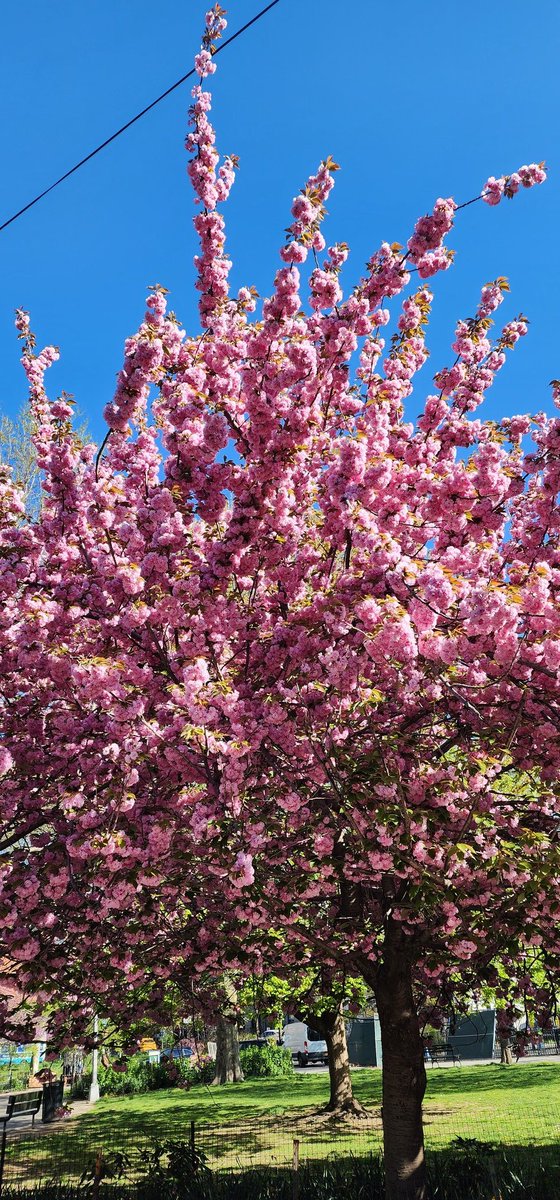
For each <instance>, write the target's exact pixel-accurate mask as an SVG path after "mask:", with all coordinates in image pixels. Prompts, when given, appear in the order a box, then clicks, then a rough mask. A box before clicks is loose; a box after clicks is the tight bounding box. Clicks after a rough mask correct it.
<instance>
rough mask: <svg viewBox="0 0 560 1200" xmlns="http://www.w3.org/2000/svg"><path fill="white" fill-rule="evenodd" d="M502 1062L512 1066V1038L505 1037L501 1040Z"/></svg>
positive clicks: (504, 1064)
mask: <svg viewBox="0 0 560 1200" xmlns="http://www.w3.org/2000/svg"><path fill="white" fill-rule="evenodd" d="M500 1062H501V1063H502V1065H503V1066H507V1067H511V1064H512V1062H513V1051H512V1048H511V1039H510V1038H509V1037H508V1038H503V1039H502V1040H501V1041H500Z"/></svg>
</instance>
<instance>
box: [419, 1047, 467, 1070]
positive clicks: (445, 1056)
mask: <svg viewBox="0 0 560 1200" xmlns="http://www.w3.org/2000/svg"><path fill="white" fill-rule="evenodd" d="M428 1054H429V1058H428V1060H427V1061H428V1062H431V1064H432V1066H433V1067H439V1066H441V1064H442V1063H444V1062H452V1063H453V1066H458V1067H460V1066H462V1063H461V1056H460V1054H459V1053H458V1051H457V1050H456V1049H455V1047H454V1046H450V1045H449V1044H448V1043H447V1044H446V1045H444V1046H430V1047H429V1050H428Z"/></svg>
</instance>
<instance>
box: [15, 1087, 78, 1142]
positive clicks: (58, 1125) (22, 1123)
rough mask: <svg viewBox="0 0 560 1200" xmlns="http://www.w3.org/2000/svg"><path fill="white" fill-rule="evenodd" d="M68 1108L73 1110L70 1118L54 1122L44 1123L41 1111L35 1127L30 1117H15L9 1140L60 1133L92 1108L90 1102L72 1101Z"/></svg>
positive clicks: (60, 1118)
mask: <svg viewBox="0 0 560 1200" xmlns="http://www.w3.org/2000/svg"><path fill="white" fill-rule="evenodd" d="M0 1099H1V1097H0ZM68 1107H69V1108H71V1109H72V1112H71V1114H70V1116H68V1117H58V1118H57V1119H56V1120H54V1121H42V1120H41V1112H40V1111H39V1113H38V1115H37V1116H36V1117H35V1124H34V1125H33V1126H32V1125H31V1121H30V1120H29V1117H25V1116H23V1117H14V1118H13V1120H12V1121H8V1125H7V1140H8V1141H9V1140H10V1139H11V1138H14V1137H20V1138H27V1137H33V1138H35V1137H42V1136H43V1135H44V1134H46V1133H52V1132H53V1131H54V1132H56V1133H59V1132H60V1130H61V1129H64V1128H68V1126H69V1125H70V1124H71V1122H72V1121H73V1120H74V1118H75V1117H81V1116H82V1114H83V1113H85V1112H88V1111H89V1109H90V1108H91V1107H92V1106H91V1104H90V1102H89V1100H70V1101H69V1102H68Z"/></svg>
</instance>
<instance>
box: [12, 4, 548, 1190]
mask: <svg viewBox="0 0 560 1200" xmlns="http://www.w3.org/2000/svg"><path fill="white" fill-rule="evenodd" d="M222 28H223V17H222V14H221V10H219V9H215V10H212V12H211V13H209V14H208V16H207V33H206V35H205V41H204V45H203V49H202V51H201V53H200V55H198V56H197V60H196V62H197V67H198V70H199V72H200V75H201V80H202V79H203V78H204V77H205V76H207V75H208V74H210V73H211V72H212V71H213V69H214V63H213V60H212V44H213V38H215V37H216V36H217V35H219V33H220V31H221V29H222ZM209 108H210V97H209V95H208V93H206V92H205V91H204V90H203V88H202V82H201V85H200V86H197V87H196V88H195V89H194V93H193V105H192V108H191V115H190V122H191V132H190V134H189V138H188V147H189V150H190V152H191V154H192V157H191V161H190V164H189V174H190V178H191V182H192V184H193V187H194V191H195V197H196V198H197V200H198V202H199V209H198V212H197V215H196V216H195V219H194V224H195V228H196V230H197V233H198V235H199V238H200V246H201V248H200V253H199V255H198V257H197V259H196V269H197V288H198V290H199V291H200V321H201V327H202V332H200V333H197V334H196V335H195V336H187V335H186V334H185V332H184V331H183V330H181V328H180V327H179V325H178V322H177V319H176V318H175V317H174V316H173V315H172V314H167V312H166V300H165V295H164V293H163V291H162V289H160V288H157V289H155V291H154V292H153V293H152V294H151V295H150V297H149V299H148V307H147V312H146V316H145V319H144V321H143V323H142V325H141V327H140V329H139V331H138V333H137V334H136V335H135V336H134V337H132V338H130V339H129V340H128V341H127V343H126V346H125V361H124V365H123V368H122V370H121V372H120V374H119V377H118V382H117V390H116V393H115V396H114V399H113V401H112V402H111V403H109V404H108V405H107V406H106V409H105V416H106V419H107V423H108V433H107V437H106V439H105V442H104V444H103V446H102V448H101V450H100V451H99V453H98V454H97V456H95V451H94V449H93V447H91V446H84V447H80V446H79V445H77V444H76V441H75V438H74V435H73V432H72V424H71V418H72V412H71V407H70V405H69V404H68V402H67V400H66V399H64V398H60V399H58V400H56V401H55V402H54V403H52V404H51V403H50V402H49V400H48V398H47V395H46V392H45V387H44V376H45V372H46V370H47V368H48V366H49V365H50V364H51V363H52V362H53V361H54V360H55V358H56V357H57V352H56V351H55V350H54V348H52V347H50V348H49V347H47V348H46V349H44V350H42V351H41V352H40V353H39V354H36V353H35V347H34V345H33V343H32V340H31V337H30V331H29V322H28V318H27V316H26V315H25V314H24V313H22V312H19V313H18V317H17V325H18V330H19V332H20V334H21V335H22V337H23V345H24V353H23V364H24V368H25V370H26V373H27V376H28V379H29V384H30V394H31V405H32V414H33V421H34V430H35V432H34V439H35V445H36V449H37V462H38V467H39V469H40V470H41V471H42V472H43V473H44V483H43V490H44V498H43V504H42V507H41V513H40V519H39V520H38V521H37V522H36V523H35V524H34V525H32V526H22V524H21V518H20V514H21V497H20V495H19V493H18V490H17V489H16V488H14V487H13V486H12V485H11V484H10V482H9V480H7V479H6V480H4V481H3V483H2V488H1V489H0V536H1V539H2V558H1V560H0V599H1V601H2V603H1V605H0V668H1V672H2V679H3V691H2V699H1V700H0V728H1V734H0V736H1V742H0V746H1V749H0V766H1V770H2V773H3V785H2V797H1V804H2V820H3V834H2V840H1V842H0V846H1V848H2V851H3V856H2V875H3V880H2V899H1V917H2V921H3V927H4V932H5V947H6V955H7V956H9V961H10V962H11V963H19V964H21V966H20V967H19V970H18V976H19V979H20V982H21V986H22V987H23V988H24V989H25V990H26V991H27V992H28V993H31V992H32V993H33V995H34V996H35V997H36V999H37V1002H38V1003H39V1004H41V1003H44V1000H45V997H46V996H48V994H49V992H50V990H51V989H52V987H53V972H54V971H56V969H57V967H58V966H65V964H66V961H67V958H72V960H73V966H72V970H73V975H72V976H71V978H72V979H73V980H77V979H78V978H79V972H80V967H79V963H78V953H77V949H78V947H82V948H83V947H84V946H88V947H89V946H91V947H93V951H94V952H95V956H96V957H95V962H94V965H93V967H92V970H91V972H90V986H91V989H92V993H93V995H95V994H96V993H97V992H99V994H100V995H105V996H106V997H107V998H108V997H112V1000H113V1002H114V1003H115V1004H116V1005H121V1007H122V1008H124V1007H126V1003H133V1001H134V994H135V987H136V985H137V984H139V983H141V982H142V980H144V979H145V978H147V977H148V976H149V975H150V972H152V970H153V973H154V975H155V974H156V969H157V978H158V980H159V981H160V982H159V985H156V986H154V987H153V988H152V989H151V990H150V989H149V990H148V992H147V994H146V995H145V996H144V997H143V999H142V1005H141V1008H142V1012H141V1014H140V1015H144V1014H145V1013H146V1012H147V1011H148V1009H149V1008H151V1010H152V1012H154V1013H155V1012H157V1010H158V1007H159V1005H160V1001H161V991H162V989H164V987H165V981H166V980H168V979H172V978H173V976H174V973H176V972H177V970H178V969H182V968H184V966H185V964H186V963H190V965H191V969H192V970H196V968H197V966H198V970H199V972H200V973H201V974H202V973H204V972H206V973H209V974H211V975H212V974H214V975H217V974H219V972H221V971H224V970H231V971H233V972H234V973H235V972H236V971H238V970H239V971H240V972H241V973H243V971H244V970H247V971H248V970H252V969H254V959H255V955H256V954H258V952H259V947H260V946H261V945H262V941H263V937H264V939H265V940H266V937H267V935H268V931H269V930H270V929H271V928H273V929H275V930H277V931H278V936H277V937H276V939H275V949H274V952H275V963H278V961H279V960H280V963H281V967H282V969H283V967H284V965H285V966H289V965H290V964H293V963H294V962H298V963H299V964H300V965H306V964H307V963H309V962H310V961H311V959H312V957H313V956H314V957H315V959H316V958H317V956H320V957H321V961H322V963H323V965H324V967H325V969H327V970H328V969H332V970H340V971H344V972H346V973H347V974H358V975H362V976H363V977H364V979H365V980H366V981H367V983H368V985H369V986H370V987H371V989H372V990H373V992H374V994H375V997H376V1003H377V1008H378V1012H379V1017H380V1022H381V1031H382V1042H383V1061H384V1067H383V1122H384V1138H385V1165H386V1174H387V1194H388V1196H389V1197H391V1198H396V1197H398V1198H399V1200H400V1198H402V1197H414V1198H415V1200H421V1197H423V1196H424V1193H425V1182H424V1160H423V1142H422V1121H421V1109H422V1097H423V1092H424V1087H425V1072H424V1063H423V1053H422V1042H421V1037H420V1028H419V1018H418V997H422V998H423V999H425V998H426V997H430V996H432V997H434V999H435V1000H437V998H438V997H440V996H443V995H445V993H446V992H447V991H448V990H449V981H450V980H451V979H452V980H453V986H454V987H455V989H458V988H459V987H460V986H461V980H462V978H463V977H464V980H465V984H464V986H465V987H468V988H469V989H471V988H472V978H473V976H474V975H479V976H480V977H481V979H483V980H484V981H486V982H488V983H489V984H490V985H492V983H493V980H494V977H495V975H496V972H497V963H498V962H500V963H501V964H502V965H505V967H506V970H510V969H511V975H512V977H513V976H514V974H515V968H516V966H517V964H518V963H519V961H520V960H521V959H522V957H523V955H524V954H525V952H526V949H527V946H528V945H530V944H540V943H546V944H547V946H548V947H549V948H550V953H551V955H552V954H553V953H554V952H556V951H557V950H558V946H559V938H558V913H559V911H560V908H559V905H558V900H557V892H558V882H559V878H560V875H559V860H558V844H557V839H556V829H557V822H558V807H559V803H558V774H559V763H560V740H559V734H558V728H559V709H558V670H559V666H560V614H559V608H558V603H557V587H558V552H559V547H558V540H559V521H558V505H557V496H558V481H559V472H560V466H559V457H558V444H559V440H560V422H559V421H558V419H557V418H555V419H549V418H547V417H545V416H544V415H543V414H542V413H538V414H537V415H536V416H535V417H533V418H531V417H528V416H513V417H511V418H508V419H504V420H502V421H500V422H498V423H496V422H489V421H484V420H482V419H481V418H480V417H479V416H478V415H477V410H478V409H479V406H480V405H481V404H482V402H483V400H484V397H485V394H486V392H487V390H488V388H489V387H490V386H491V384H492V382H493V380H494V378H495V375H496V373H497V372H498V371H499V370H500V369H501V367H502V366H503V364H504V362H505V359H506V355H507V352H508V351H509V350H510V349H511V348H512V347H513V346H514V345H515V344H516V343H517V341H518V340H519V339H520V338H521V337H522V336H523V335H524V334H525V332H526V319H525V318H524V317H523V316H518V317H516V318H514V319H513V320H509V321H507V322H506V324H505V325H504V327H503V328H502V329H501V330H499V331H498V333H497V335H496V336H495V337H493V335H492V329H493V325H492V322H493V320H494V315H495V313H496V310H497V309H498V307H499V305H500V304H501V302H502V301H503V299H504V294H505V289H506V285H505V282H504V281H503V280H501V279H499V280H496V281H494V282H492V283H490V284H487V285H486V286H485V287H484V288H483V290H482V294H481V298H480V301H479V303H478V304H477V306H476V308H475V309H474V311H473V313H472V315H471V316H470V317H469V318H467V319H465V320H462V321H460V322H459V323H458V325H457V329H456V335H455V340H454V343H453V361H452V365H451V366H449V367H445V368H444V369H442V370H440V371H439V372H438V373H437V374H436V375H435V377H434V379H435V389H434V391H433V392H432V393H431V394H430V395H428V397H427V398H426V399H425V400H424V401H423V402H421V403H419V404H418V407H419V408H420V410H421V413H420V417H419V418H418V420H417V422H416V423H415V424H413V423H412V422H409V421H407V420H406V419H405V413H404V404H405V402H406V401H407V400H408V398H409V397H410V395H411V392H412V387H413V379H414V376H415V374H416V372H417V371H418V370H419V369H420V368H421V367H422V366H423V365H424V363H425V361H426V358H427V349H426V344H425V334H426V324H427V320H428V315H429V311H430V306H431V302H432V295H431V292H430V291H429V289H428V287H427V284H426V282H425V281H426V279H427V278H428V277H430V276H434V275H436V274H437V273H438V271H440V270H443V269H446V268H447V267H448V266H449V265H450V262H451V255H450V253H449V252H448V251H447V250H446V249H445V248H444V238H445V236H446V235H447V234H448V232H449V231H450V229H451V227H452V225H453V221H454V219H455V215H456V212H457V210H458V208H460V207H461V205H459V206H457V205H456V204H455V203H454V201H453V200H451V199H440V200H438V201H436V204H435V206H434V209H433V211H432V213H431V214H429V215H427V216H425V217H423V218H421V219H420V220H419V221H418V222H417V224H416V226H415V228H414V230H413V232H412V234H411V236H410V237H409V239H408V240H407V242H406V246H405V247H402V246H400V245H396V244H393V245H389V244H387V243H383V244H382V245H381V247H380V248H379V250H378V251H376V253H375V254H374V255H373V256H372V258H371V259H370V261H369V263H368V265H367V269H366V272H365V273H364V275H363V277H362V278H361V279H360V280H359V281H358V283H357V284H356V285H355V287H354V288H353V289H351V290H350V291H348V292H347V294H346V295H344V294H343V290H342V286H341V270H342V267H343V265H344V263H345V261H346V258H347V253H348V250H347V247H346V246H345V244H344V243H335V244H333V245H332V246H330V247H329V248H328V249H327V250H326V254H325V255H324V257H323V258H322V259H319V255H323V252H324V250H325V241H324V237H323V234H322V231H321V225H322V222H323V219H324V217H325V204H326V201H327V198H328V195H329V193H330V190H331V188H332V186H333V173H334V171H335V170H336V164H335V163H333V162H332V160H331V159H327V160H326V161H325V162H323V163H322V164H321V166H320V167H319V169H318V171H317V172H316V174H315V175H313V176H312V177H311V178H310V179H309V181H308V183H307V185H306V186H305V188H304V189H303V191H302V193H300V195H298V196H297V197H296V198H295V200H294V203H293V206H292V222H291V224H290V227H289V229H288V233H287V239H286V243H285V245H284V246H283V247H282V250H281V259H282V264H283V265H282V266H281V267H280V269H279V270H278V272H277V275H276V278H275V285H274V290H273V292H272V294H271V296H270V297H268V298H267V299H266V300H264V302H263V303H262V307H261V308H260V310H259V313H258V315H257V316H255V318H252V317H251V313H253V312H254V310H255V307H256V298H255V296H254V294H253V293H252V292H251V289H249V288H241V289H240V291H239V292H238V293H237V295H236V296H232V295H231V294H230V289H229V283H228V276H229V270H230V265H231V264H230V262H229V260H228V258H227V256H226V254H225V234H224V223H223V218H222V216H221V214H220V212H219V210H218V205H219V204H220V203H221V202H222V201H223V200H225V199H226V198H227V195H228V193H229V190H230V187H231V184H232V182H233V178H234V174H235V165H236V164H235V161H234V159H232V158H231V157H228V158H226V159H225V160H223V161H222V162H221V163H220V162H219V158H218V155H217V152H216V149H215V137H214V132H213V129H212V126H211V124H210V121H209V116H208V113H209ZM543 178H544V170H543V168H542V165H537V164H531V165H530V166H528V167H522V168H520V169H519V171H517V172H515V173H514V174H512V175H509V176H500V177H499V178H497V179H495V178H493V177H492V178H490V179H489V180H488V181H487V182H486V184H485V185H484V187H483V188H482V190H481V193H480V197H479V198H480V199H482V200H483V201H485V202H487V203H488V204H490V205H495V204H497V203H498V202H499V201H500V200H501V199H502V197H503V196H513V195H514V194H515V193H516V192H517V191H519V190H520V189H521V188H522V187H531V186H532V185H533V184H535V183H539V182H541V181H542V180H543ZM310 254H311V259H312V261H311V264H310V266H311V269H310V271H309V272H308V273H307V274H306V271H307V268H306V267H304V264H305V263H306V261H307V259H308V257H309V255H310ZM300 268H302V270H303V274H301V273H300ZM413 274H415V275H417V276H418V280H417V281H416V282H417V283H418V284H419V286H418V287H417V288H416V290H415V291H414V292H410V291H407V289H408V288H409V284H411V277H412V275H413ZM304 287H305V288H306V294H305V295H304ZM401 293H404V294H405V298H404V300H403V302H402V306H401V309H400V314H399V316H398V317H397V321H396V328H395V331H394V334H393V336H392V338H391V340H390V342H389V343H388V345H387V346H385V340H384V335H383V330H384V327H385V326H386V325H387V324H388V322H389V320H390V312H389V309H388V307H387V305H388V303H389V302H390V301H391V300H392V299H394V298H395V297H397V296H398V295H399V294H401ZM558 392H559V389H558V387H557V386H556V385H555V388H554V394H555V396H556V398H558ZM162 448H163V449H162ZM512 779H513V780H514V781H515V786H513V785H512V783H511V780H512ZM161 929H165V931H166V941H163V940H162V941H160V942H158V940H157V939H158V936H159V932H160V930H161ZM231 930H233V931H234V932H235V930H237V937H234V938H233V940H230V939H229V936H228V935H229V933H230V931H231ZM240 931H242V936H239V934H240ZM117 933H118V934H120V945H118V946H117V945H116V942H115V938H116V936H117ZM261 953H262V950H261ZM49 954H50V955H51V957H50V958H49V957H48V956H49ZM158 955H159V962H158ZM82 969H83V968H82ZM552 969H553V970H554V969H555V968H554V967H553V968H552ZM119 979H120V983H119ZM119 986H120V988H121V993H122V995H121V996H120V995H119ZM56 987H57V988H59V987H60V972H59V973H58V975H57V977H56ZM158 987H159V990H158ZM69 990H70V984H69ZM79 994H80V993H79V992H78V991H77V992H76V993H75V995H76V996H77V997H79ZM68 1011H69V1012H73V1013H75V1019H76V1024H77V1025H79V1024H80V1022H82V1023H83V1021H84V1020H85V1019H86V1017H87V1015H88V1013H87V1005H86V1004H85V1002H84V1003H82V1004H81V1011H80V1002H79V1000H76V1003H75V1005H74V1007H73V1006H72V1004H70V1005H69V1010H68Z"/></svg>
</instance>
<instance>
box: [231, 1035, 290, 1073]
mask: <svg viewBox="0 0 560 1200" xmlns="http://www.w3.org/2000/svg"><path fill="white" fill-rule="evenodd" d="M239 1058H240V1061H241V1066H242V1068H243V1074H244V1076H245V1078H246V1079H273V1078H277V1077H278V1076H279V1075H293V1073H294V1068H293V1064H292V1055H291V1052H290V1051H289V1050H286V1048H285V1046H277V1045H276V1042H270V1043H269V1045H268V1046H247V1049H246V1050H241V1051H240V1052H239Z"/></svg>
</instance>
